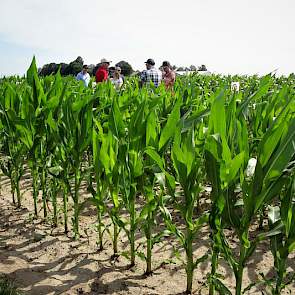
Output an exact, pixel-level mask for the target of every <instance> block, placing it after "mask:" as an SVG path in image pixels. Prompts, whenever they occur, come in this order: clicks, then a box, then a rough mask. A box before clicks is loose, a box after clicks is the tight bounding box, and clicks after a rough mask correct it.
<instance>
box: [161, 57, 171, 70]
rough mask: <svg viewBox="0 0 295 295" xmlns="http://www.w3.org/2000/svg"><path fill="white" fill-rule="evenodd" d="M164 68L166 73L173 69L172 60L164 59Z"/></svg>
mask: <svg viewBox="0 0 295 295" xmlns="http://www.w3.org/2000/svg"><path fill="white" fill-rule="evenodd" d="M162 68H163V71H164V72H165V73H168V72H169V71H171V65H170V62H169V61H166V60H165V61H163V63H162Z"/></svg>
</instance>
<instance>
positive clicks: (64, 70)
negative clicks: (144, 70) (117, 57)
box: [39, 56, 133, 76]
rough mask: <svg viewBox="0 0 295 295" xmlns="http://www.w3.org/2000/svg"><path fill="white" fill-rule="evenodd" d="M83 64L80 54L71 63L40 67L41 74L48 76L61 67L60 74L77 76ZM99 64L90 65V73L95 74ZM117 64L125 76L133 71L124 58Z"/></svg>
mask: <svg viewBox="0 0 295 295" xmlns="http://www.w3.org/2000/svg"><path fill="white" fill-rule="evenodd" d="M83 64H84V61H83V58H82V57H81V56H78V57H77V58H76V59H75V60H74V61H72V62H70V63H69V64H66V63H50V64H46V65H44V66H43V67H42V68H40V69H39V74H40V75H41V76H48V75H51V74H56V73H57V71H58V69H60V74H61V75H62V76H67V75H73V76H76V75H77V74H78V73H79V72H81V70H82V67H83ZM99 66H100V63H98V64H96V65H94V64H90V65H88V68H89V70H88V72H89V74H90V75H93V76H94V75H95V73H96V71H97V69H98V68H99ZM115 66H119V67H120V68H121V73H122V74H123V75H124V76H130V75H131V74H132V73H133V69H132V66H131V65H130V64H129V63H128V62H126V61H124V60H122V61H120V62H118V63H117V64H115Z"/></svg>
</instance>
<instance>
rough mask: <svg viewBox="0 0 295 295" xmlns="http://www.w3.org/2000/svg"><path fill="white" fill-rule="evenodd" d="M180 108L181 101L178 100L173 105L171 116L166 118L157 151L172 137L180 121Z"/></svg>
mask: <svg viewBox="0 0 295 295" xmlns="http://www.w3.org/2000/svg"><path fill="white" fill-rule="evenodd" d="M180 106H181V100H180V99H178V100H177V101H176V103H175V105H174V108H173V110H172V112H171V114H170V115H169V117H168V120H167V123H166V125H165V127H164V129H163V131H162V132H161V136H160V140H159V150H161V149H162V147H163V146H164V145H165V144H166V143H167V142H168V140H169V139H170V138H171V137H173V136H174V133H175V128H176V126H177V123H178V122H179V119H180Z"/></svg>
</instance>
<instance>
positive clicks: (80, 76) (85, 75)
mask: <svg viewBox="0 0 295 295" xmlns="http://www.w3.org/2000/svg"><path fill="white" fill-rule="evenodd" d="M76 79H77V80H78V81H83V83H84V85H85V86H86V87H87V86H88V84H89V82H90V75H89V74H88V66H87V65H84V66H83V68H82V71H81V72H80V73H78V75H77V77H76Z"/></svg>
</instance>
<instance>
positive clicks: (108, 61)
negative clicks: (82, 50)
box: [100, 58, 111, 64]
mask: <svg viewBox="0 0 295 295" xmlns="http://www.w3.org/2000/svg"><path fill="white" fill-rule="evenodd" d="M100 63H107V64H110V63H111V61H110V60H107V59H106V58H102V59H101V61H100Z"/></svg>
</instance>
